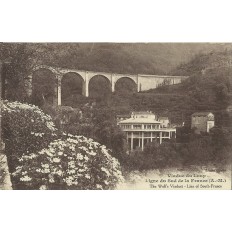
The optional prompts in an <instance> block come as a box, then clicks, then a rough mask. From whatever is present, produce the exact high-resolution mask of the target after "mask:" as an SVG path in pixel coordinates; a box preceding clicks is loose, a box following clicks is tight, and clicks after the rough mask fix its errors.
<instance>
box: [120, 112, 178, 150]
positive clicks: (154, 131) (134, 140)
mask: <svg viewBox="0 0 232 232" xmlns="http://www.w3.org/2000/svg"><path fill="white" fill-rule="evenodd" d="M131 116H132V117H131V118H129V119H126V120H122V121H120V122H119V126H120V127H121V129H122V130H123V131H124V132H125V133H126V138H127V143H128V145H129V149H130V150H131V151H132V150H134V149H136V148H138V147H139V148H141V149H142V150H143V149H144V147H145V145H146V144H147V143H149V142H152V141H157V142H159V143H160V144H161V143H162V142H163V141H165V140H169V139H171V138H175V137H176V129H175V128H170V127H167V128H162V127H161V122H160V121H157V120H156V116H155V115H154V114H152V113H151V112H144V113H142V112H137V113H135V112H134V114H132V115H131Z"/></svg>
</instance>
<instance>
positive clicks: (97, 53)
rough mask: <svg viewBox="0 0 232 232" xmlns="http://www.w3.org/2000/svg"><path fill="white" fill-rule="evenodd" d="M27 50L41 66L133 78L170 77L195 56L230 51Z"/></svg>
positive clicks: (190, 47) (179, 46)
mask: <svg viewBox="0 0 232 232" xmlns="http://www.w3.org/2000/svg"><path fill="white" fill-rule="evenodd" d="M28 46H29V47H33V48H34V49H35V50H36V52H37V53H38V54H40V56H39V57H42V58H41V59H40V62H41V63H45V64H50V65H54V66H60V67H64V68H65V67H66V68H75V69H84V70H93V71H105V72H116V73H135V74H136V73H143V74H168V73H172V71H173V70H175V71H176V68H177V67H178V66H180V65H181V64H185V63H186V62H188V61H190V60H191V59H193V58H194V57H195V55H197V54H203V55H204V54H208V53H214V52H224V51H225V50H231V49H232V45H231V44H219V43H217V44H216V43H215V44H214V43H47V44H46V43H44V44H28ZM41 54H42V55H41Z"/></svg>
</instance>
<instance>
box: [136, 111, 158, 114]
mask: <svg viewBox="0 0 232 232" xmlns="http://www.w3.org/2000/svg"><path fill="white" fill-rule="evenodd" d="M132 114H151V115H153V114H154V113H152V112H151V111H133V112H132Z"/></svg>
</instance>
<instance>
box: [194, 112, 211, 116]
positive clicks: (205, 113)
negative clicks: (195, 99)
mask: <svg viewBox="0 0 232 232" xmlns="http://www.w3.org/2000/svg"><path fill="white" fill-rule="evenodd" d="M209 114H213V113H212V112H195V113H193V114H192V116H208V115H209Z"/></svg>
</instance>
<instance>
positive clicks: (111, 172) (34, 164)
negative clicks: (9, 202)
mask: <svg viewBox="0 0 232 232" xmlns="http://www.w3.org/2000/svg"><path fill="white" fill-rule="evenodd" d="M20 163H21V165H20V166H18V167H17V170H16V171H15V172H14V173H13V176H14V177H15V178H17V179H18V182H19V183H21V188H23V189H113V188H115V187H116V185H117V184H118V183H120V182H122V181H123V176H122V173H121V171H120V165H119V163H118V161H117V160H116V159H115V158H113V157H112V156H111V155H110V151H109V150H107V149H106V147H105V146H102V145H100V144H99V143H97V142H94V141H93V140H92V139H87V138H85V137H83V136H72V135H64V136H63V138H62V139H57V140H55V141H53V142H51V143H50V144H49V146H48V148H44V149H42V150H41V151H38V152H35V153H32V154H29V155H23V156H22V158H21V159H20Z"/></svg>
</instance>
